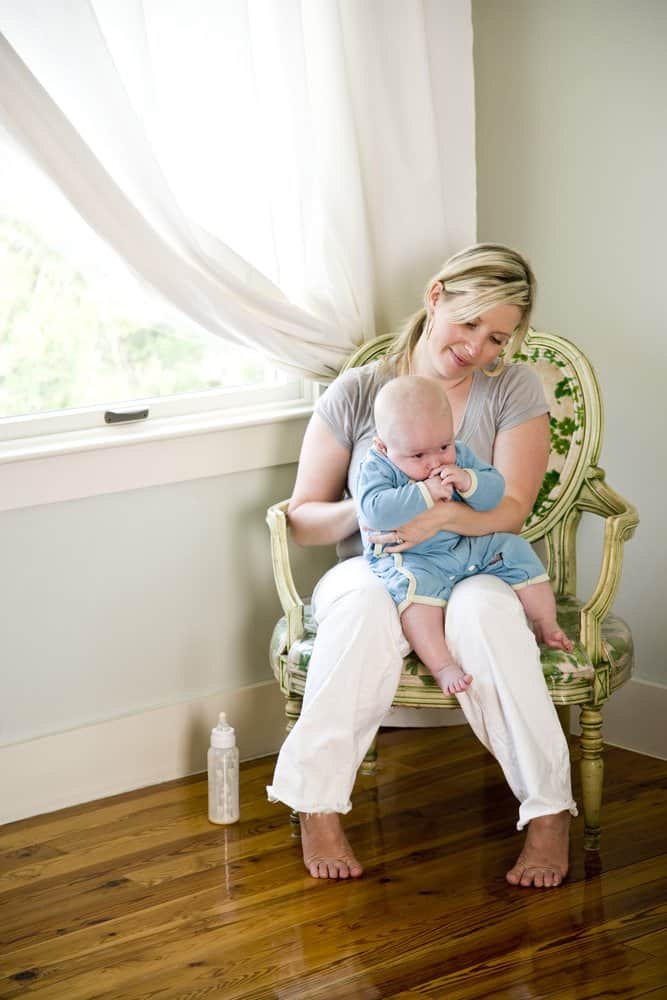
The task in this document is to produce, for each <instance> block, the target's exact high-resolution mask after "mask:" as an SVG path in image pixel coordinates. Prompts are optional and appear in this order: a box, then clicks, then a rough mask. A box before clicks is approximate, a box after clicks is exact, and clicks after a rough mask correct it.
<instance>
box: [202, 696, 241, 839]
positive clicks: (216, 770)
mask: <svg viewBox="0 0 667 1000" xmlns="http://www.w3.org/2000/svg"><path fill="white" fill-rule="evenodd" d="M208 818H209V820H210V822H211V823H236V821H237V820H238V818H239V748H238V747H237V745H236V735H235V733H234V730H233V729H232V727H231V726H230V725H229V724H228V723H227V716H226V715H225V713H224V712H221V713H220V715H219V717H218V724H217V726H216V727H215V728H214V729H212V730H211V746H210V747H209V751H208Z"/></svg>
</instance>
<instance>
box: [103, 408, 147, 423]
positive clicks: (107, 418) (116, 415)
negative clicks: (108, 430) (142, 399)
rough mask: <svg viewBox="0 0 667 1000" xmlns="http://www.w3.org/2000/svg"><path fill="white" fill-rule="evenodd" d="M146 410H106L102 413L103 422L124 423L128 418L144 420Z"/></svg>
mask: <svg viewBox="0 0 667 1000" xmlns="http://www.w3.org/2000/svg"><path fill="white" fill-rule="evenodd" d="M147 416H148V410H124V411H122V412H121V411H119V410H106V412H105V414H104V423H105V424H126V423H128V421H130V420H145V419H146V417H147Z"/></svg>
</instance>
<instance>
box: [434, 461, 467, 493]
mask: <svg viewBox="0 0 667 1000" xmlns="http://www.w3.org/2000/svg"><path fill="white" fill-rule="evenodd" d="M438 475H439V476H440V478H441V480H442V481H443V483H446V484H449V485H451V486H452V487H453V488H454V489H455V490H458V492H459V493H467V492H468V490H469V489H470V487H471V486H472V478H471V476H470V473H469V472H468V471H467V470H466V469H462V468H461V467H460V466H459V465H443V467H442V468H441V469H440V471H439V473H438Z"/></svg>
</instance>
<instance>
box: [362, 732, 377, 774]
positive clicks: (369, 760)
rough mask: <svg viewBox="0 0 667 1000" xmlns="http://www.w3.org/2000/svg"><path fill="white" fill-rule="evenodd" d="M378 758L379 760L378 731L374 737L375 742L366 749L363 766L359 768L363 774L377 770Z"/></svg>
mask: <svg viewBox="0 0 667 1000" xmlns="http://www.w3.org/2000/svg"><path fill="white" fill-rule="evenodd" d="M377 760H378V738H377V733H376V734H375V736H374V737H373V742H372V743H371V745H370V746H369V748H368V750H367V751H366V755H365V757H364V759H363V760H362V762H361V767H360V768H359V770H360V771H361V773H362V774H375V772H376V771H377V767H378V765H377Z"/></svg>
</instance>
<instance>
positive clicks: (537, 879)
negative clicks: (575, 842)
mask: <svg viewBox="0 0 667 1000" xmlns="http://www.w3.org/2000/svg"><path fill="white" fill-rule="evenodd" d="M569 845H570V814H569V812H567V810H566V811H565V812H560V813H555V814H554V815H553V816H537V817H536V818H535V819H533V820H531V821H530V823H529V824H528V830H527V832H526V841H525V843H524V845H523V850H522V852H521V854H520V855H519V858H518V860H517V863H516V864H515V865H514V867H513V868H510V870H509V871H508V873H507V875H506V876H505V878H506V879H507V881H508V882H510V883H511V884H512V885H521V886H535V888H536V889H542V888H544V889H550V888H553V887H555V886H557V885H560V884H561V882H562V881H563V879H564V878H565V876H566V875H567V870H568V864H569Z"/></svg>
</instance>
